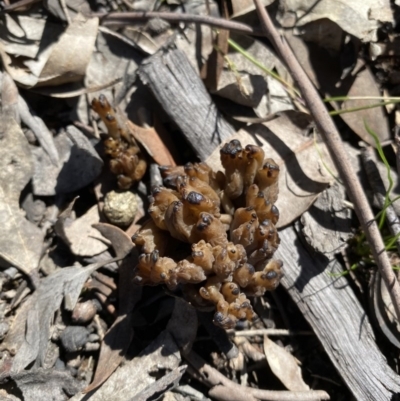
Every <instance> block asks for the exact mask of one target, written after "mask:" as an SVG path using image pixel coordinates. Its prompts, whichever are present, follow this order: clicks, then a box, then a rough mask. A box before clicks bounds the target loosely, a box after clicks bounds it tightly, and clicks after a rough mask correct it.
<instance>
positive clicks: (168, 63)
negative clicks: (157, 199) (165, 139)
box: [139, 48, 234, 159]
mask: <svg viewBox="0 0 400 401" xmlns="http://www.w3.org/2000/svg"><path fill="white" fill-rule="evenodd" d="M139 76H140V78H141V79H142V81H143V82H144V83H145V84H147V85H148V86H149V87H150V89H151V90H152V92H153V93H154V96H155V97H156V99H157V100H158V101H159V103H160V104H161V105H162V106H163V108H164V110H165V111H166V112H167V114H168V115H169V116H170V117H171V119H172V120H173V121H175V123H176V124H177V125H178V126H179V128H180V129H181V130H182V132H183V135H184V136H185V137H186V139H187V140H188V142H189V144H190V145H191V146H192V147H193V149H194V150H195V151H196V152H197V154H198V156H199V157H200V158H202V159H205V158H206V157H207V156H208V155H209V154H210V153H211V152H212V151H213V150H214V149H215V148H216V146H217V145H219V144H220V143H221V141H223V140H225V139H228V138H229V137H230V136H231V135H233V133H234V130H233V128H232V127H231V126H230V125H229V124H228V123H227V122H226V121H225V120H224V119H223V118H222V116H221V114H220V113H219V111H218V110H217V108H216V107H215V104H214V103H213V101H212V99H211V97H210V95H209V94H208V92H207V91H206V88H205V87H204V84H203V82H202V81H201V79H200V78H199V75H198V74H197V72H196V71H195V69H194V67H193V66H192V65H191V64H190V62H189V60H188V58H187V57H186V55H185V53H183V52H182V51H180V50H178V49H175V48H166V49H161V50H160V51H158V52H157V53H156V54H154V55H153V56H151V57H150V58H148V59H147V60H146V61H144V62H143V63H142V65H141V67H140V69H139Z"/></svg>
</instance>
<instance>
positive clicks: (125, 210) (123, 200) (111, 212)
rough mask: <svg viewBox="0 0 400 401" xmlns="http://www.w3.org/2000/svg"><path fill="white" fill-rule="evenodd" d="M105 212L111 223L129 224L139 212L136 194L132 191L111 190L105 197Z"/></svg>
mask: <svg viewBox="0 0 400 401" xmlns="http://www.w3.org/2000/svg"><path fill="white" fill-rule="evenodd" d="M103 212H104V214H105V215H106V217H107V219H108V220H109V221H110V223H112V224H115V225H118V226H128V225H129V224H131V223H132V221H133V219H134V218H135V215H136V212H137V199H136V195H135V194H133V193H132V192H130V191H124V192H116V191H111V192H109V193H108V194H107V195H106V196H105V198H104V209H103Z"/></svg>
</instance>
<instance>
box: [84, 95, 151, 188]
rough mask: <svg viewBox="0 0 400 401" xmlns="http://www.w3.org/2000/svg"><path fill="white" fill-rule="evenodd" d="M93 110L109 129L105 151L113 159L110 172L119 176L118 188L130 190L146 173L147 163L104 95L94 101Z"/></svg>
mask: <svg viewBox="0 0 400 401" xmlns="http://www.w3.org/2000/svg"><path fill="white" fill-rule="evenodd" d="M92 109H93V110H94V111H95V112H96V113H97V114H98V115H99V116H100V118H101V119H102V121H103V123H104V124H105V125H106V127H107V131H108V138H107V139H106V140H105V141H104V151H105V153H106V154H107V155H109V156H110V157H111V160H110V170H111V171H112V172H113V173H114V174H116V175H117V179H118V186H119V187H120V188H121V189H129V188H130V187H131V186H132V184H133V183H134V182H136V181H139V180H140V179H141V178H142V177H143V175H144V173H145V172H146V167H147V163H146V161H145V160H144V158H143V155H142V154H141V151H140V148H139V146H138V145H137V143H136V141H135V139H134V138H133V136H132V135H131V134H130V133H129V131H128V130H127V129H126V128H125V124H123V123H121V122H120V121H118V118H117V115H116V113H115V111H114V110H113V108H112V107H111V105H110V104H109V102H108V101H107V99H106V97H105V96H104V95H100V96H99V98H98V99H96V98H94V99H93V100H92Z"/></svg>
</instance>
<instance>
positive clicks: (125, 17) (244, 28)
mask: <svg viewBox="0 0 400 401" xmlns="http://www.w3.org/2000/svg"><path fill="white" fill-rule="evenodd" d="M90 17H99V18H101V19H102V25H104V26H110V25H126V24H131V23H132V21H148V20H149V19H151V18H160V19H163V20H165V21H169V22H172V23H177V24H178V23H181V22H186V23H195V24H203V25H209V26H213V27H215V28H223V29H227V30H229V31H235V32H240V33H244V34H246V35H255V36H264V32H263V31H262V30H261V29H257V28H252V27H251V26H250V25H246V24H243V23H241V22H235V21H228V20H225V19H222V18H215V17H210V16H208V15H193V14H184V13H168V12H158V11H144V12H143V11H138V12H122V13H120V12H116V13H92V14H91V15H90Z"/></svg>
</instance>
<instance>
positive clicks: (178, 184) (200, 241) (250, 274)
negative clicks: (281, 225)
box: [133, 140, 282, 328]
mask: <svg viewBox="0 0 400 401" xmlns="http://www.w3.org/2000/svg"><path fill="white" fill-rule="evenodd" d="M221 161H222V165H223V167H224V169H225V172H224V173H223V172H221V171H219V172H217V173H216V172H214V171H213V170H212V169H211V168H210V167H209V166H208V165H207V164H205V163H194V164H191V163H189V164H187V165H186V166H184V167H182V166H179V167H163V168H161V170H162V174H163V176H164V182H166V183H167V184H168V185H169V186H171V187H172V188H165V187H155V188H153V191H152V196H151V198H150V208H149V214H150V216H151V218H152V220H151V221H150V222H148V223H146V224H145V225H144V226H143V228H142V229H141V230H140V231H139V232H138V233H137V234H136V235H135V236H134V238H133V241H134V242H135V244H136V245H137V246H138V247H139V248H140V249H141V251H142V252H143V253H142V254H141V255H140V257H139V264H138V266H137V268H136V277H135V281H136V282H137V283H140V284H143V285H158V284H165V285H166V286H167V287H168V288H169V289H171V290H175V289H176V288H177V287H178V285H181V286H182V287H184V288H182V290H183V293H184V294H186V297H187V298H189V300H190V301H191V302H193V303H195V304H200V305H206V304H207V303H209V304H213V305H214V306H215V308H216V313H215V315H214V322H215V323H216V324H217V325H219V326H221V327H224V328H231V327H234V326H235V324H236V322H237V321H238V320H242V319H247V320H251V319H252V318H253V316H254V313H253V309H252V307H251V304H250V301H249V300H248V299H247V297H246V295H256V296H261V295H263V294H264V293H265V291H270V290H273V289H275V288H276V286H277V285H278V284H279V280H280V278H281V276H282V272H281V267H282V263H281V262H280V261H279V260H273V259H272V256H273V254H274V252H275V250H276V249H277V247H278V245H279V236H278V233H277V230H276V228H275V224H276V222H277V221H278V218H279V213H278V209H277V208H276V207H275V205H274V203H275V201H276V199H277V196H278V174H279V167H278V166H277V165H276V163H275V162H274V161H273V160H271V159H266V160H264V152H263V150H262V149H261V148H259V147H257V146H253V145H248V146H246V147H245V148H242V146H241V144H240V142H239V141H237V140H233V141H231V142H229V143H227V144H226V145H225V146H223V147H222V149H221ZM242 291H243V292H242Z"/></svg>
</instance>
